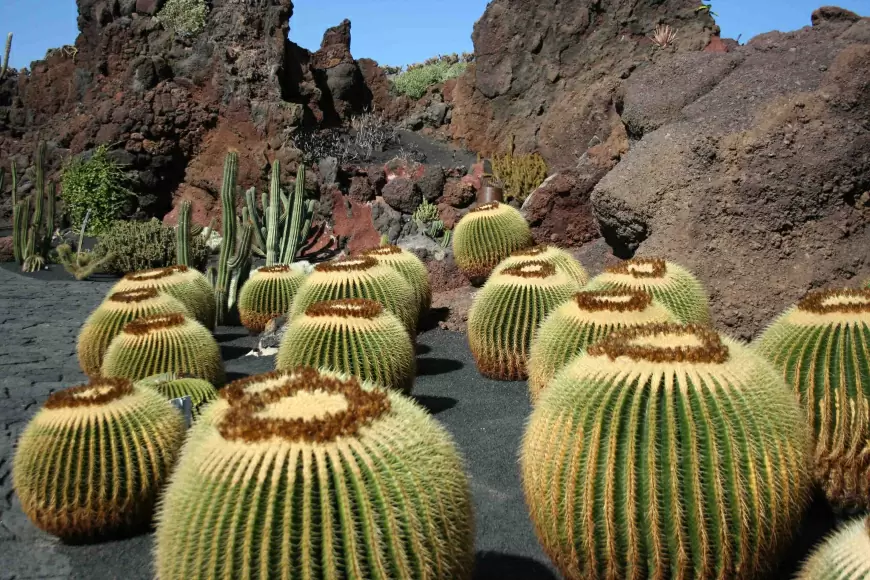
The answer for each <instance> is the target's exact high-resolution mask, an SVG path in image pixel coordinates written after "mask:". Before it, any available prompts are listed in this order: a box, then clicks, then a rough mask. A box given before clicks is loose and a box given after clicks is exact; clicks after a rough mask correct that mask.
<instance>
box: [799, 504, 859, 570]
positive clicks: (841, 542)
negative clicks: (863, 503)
mask: <svg viewBox="0 0 870 580" xmlns="http://www.w3.org/2000/svg"><path fill="white" fill-rule="evenodd" d="M868 578H870V517H867V518H861V519H858V520H855V521H853V522H851V523H849V524H848V525H846V526H844V527H843V529H841V530H840V531H838V532H837V533H835V534H833V535H832V536H831V537H830V538H828V540H827V541H825V542H824V543H823V544H822V545H821V546H819V547H818V548H817V549H816V550H815V551H814V552H813V553H812V554H811V555H810V557H809V559H808V560H807V561H806V562H805V563H804V565H803V567H802V568H801V571H800V573H799V574H798V576H797V580H867V579H868Z"/></svg>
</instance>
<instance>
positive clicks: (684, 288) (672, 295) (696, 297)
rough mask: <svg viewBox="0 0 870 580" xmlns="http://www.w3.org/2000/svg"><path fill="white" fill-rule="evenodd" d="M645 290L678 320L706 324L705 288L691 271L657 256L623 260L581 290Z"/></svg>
mask: <svg viewBox="0 0 870 580" xmlns="http://www.w3.org/2000/svg"><path fill="white" fill-rule="evenodd" d="M619 288H623V289H626V290H645V291H646V292H649V293H650V294H652V295H653V297H654V298H656V299H657V300H659V301H660V302H661V303H662V304H664V305H665V306H666V307H667V308H668V310H670V311H671V312H673V313H674V316H676V317H677V320H678V321H679V322H683V323H686V324H710V307H709V304H708V298H707V292H706V291H705V290H704V287H703V286H702V285H701V283H700V282H699V281H698V279H697V278H695V276H694V275H692V273H691V272H689V271H688V270H686V269H685V268H683V267H682V266H679V265H677V264H674V263H673V262H667V261H665V260H661V259H658V258H634V259H631V260H625V261H624V262H621V263H620V264H617V265H616V266H612V267H610V268H607V269H606V270H605V271H604V272H602V273H601V274H599V275H598V276H596V277H594V278H593V279H592V280H590V281H589V284H587V285H586V287H585V288H583V289H584V290H612V289H619Z"/></svg>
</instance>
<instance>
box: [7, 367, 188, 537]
mask: <svg viewBox="0 0 870 580" xmlns="http://www.w3.org/2000/svg"><path fill="white" fill-rule="evenodd" d="M184 434H185V430H184V421H183V419H182V417H181V415H180V414H179V413H178V411H176V410H175V409H174V408H173V407H172V405H171V404H170V403H169V402H168V401H166V400H165V399H163V397H161V396H159V395H158V394H156V393H153V392H151V391H147V390H144V389H135V388H134V387H133V385H131V384H130V382H129V381H127V380H125V379H99V380H97V381H94V382H91V383H90V384H87V385H82V386H78V387H72V388H69V389H65V390H62V391H58V392H56V393H53V394H52V395H51V396H49V398H48V400H47V401H46V402H45V405H44V406H43V408H42V409H40V410H39V412H37V414H36V416H34V417H33V419H32V420H31V421H30V423H28V425H27V427H26V428H25V430H24V433H23V434H22V435H21V439H20V440H19V442H18V449H17V451H16V452H15V458H14V462H13V469H12V473H13V483H14V486H15V492H16V493H17V494H18V498H19V499H20V500H21V507H22V509H23V511H24V513H25V514H27V517H29V518H30V519H31V520H32V521H33V523H34V524H36V525H37V527H39V528H40V529H42V530H44V531H46V532H48V533H50V534H52V535H55V536H58V537H60V538H62V539H64V540H73V541H78V540H83V539H89V538H94V537H105V536H107V535H109V534H111V533H115V532H118V531H120V530H132V529H137V528H139V526H141V525H143V524H147V523H148V522H149V521H150V520H151V514H152V511H153V507H154V503H155V500H156V499H157V495H158V492H159V491H160V490H161V487H162V486H163V484H164V483H165V482H166V480H167V478H168V476H169V473H170V471H171V469H172V467H173V465H174V463H175V459H176V457H177V455H178V451H179V450H180V448H181V445H182V441H183V440H184Z"/></svg>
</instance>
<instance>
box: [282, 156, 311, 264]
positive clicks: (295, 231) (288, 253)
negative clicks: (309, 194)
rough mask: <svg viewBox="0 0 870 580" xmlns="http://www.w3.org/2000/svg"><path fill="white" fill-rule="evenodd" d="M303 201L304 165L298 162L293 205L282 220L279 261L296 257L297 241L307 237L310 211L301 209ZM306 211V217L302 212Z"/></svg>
mask: <svg viewBox="0 0 870 580" xmlns="http://www.w3.org/2000/svg"><path fill="white" fill-rule="evenodd" d="M304 203H305V166H304V165H302V164H300V165H299V169H297V170H296V188H295V189H294V192H293V207H292V213H291V214H290V215H288V216H287V221H285V222H284V237H283V240H282V241H281V261H282V262H283V263H285V264H289V263H290V262H292V261H293V260H294V259H295V258H296V251H297V249H298V248H299V243H300V242H302V241H305V238H306V237H308V230H309V229H310V228H311V215H310V214H311V212H310V211H309V212H304V211H303V204H304ZM305 213H307V214H308V217H307V219H305V218H304V214H305Z"/></svg>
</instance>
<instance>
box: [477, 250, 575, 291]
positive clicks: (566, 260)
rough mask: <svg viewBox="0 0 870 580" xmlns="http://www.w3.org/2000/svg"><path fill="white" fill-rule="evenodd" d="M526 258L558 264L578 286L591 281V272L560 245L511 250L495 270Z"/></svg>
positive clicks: (557, 267) (508, 266)
mask: <svg viewBox="0 0 870 580" xmlns="http://www.w3.org/2000/svg"><path fill="white" fill-rule="evenodd" d="M526 260H540V261H542V262H548V263H550V264H553V265H554V266H556V269H557V270H563V271H564V272H565V273H566V274H567V275H568V276H569V277H570V278H573V279H574V281H575V282H576V283H577V288H578V289H580V288H582V287H583V286H585V285H586V284H587V283H588V282H589V273H588V272H586V269H585V268H584V267H583V266H582V265H581V264H580V262H578V261H577V260H576V259H575V258H574V256H572V255H571V254H570V253H568V252H566V251H565V250H563V249H562V248H559V247H558V246H550V245H545V246H532V247H531V248H523V249H521V250H516V251H514V252H511V255H510V256H508V257H507V258H505V259H504V260H502V261H501V262H499V264H498V266H496V267H495V269H494V270H493V272H498V271H499V270H503V269H505V268H510V267H511V266H513V265H515V264H517V263H519V262H524V261H526Z"/></svg>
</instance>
